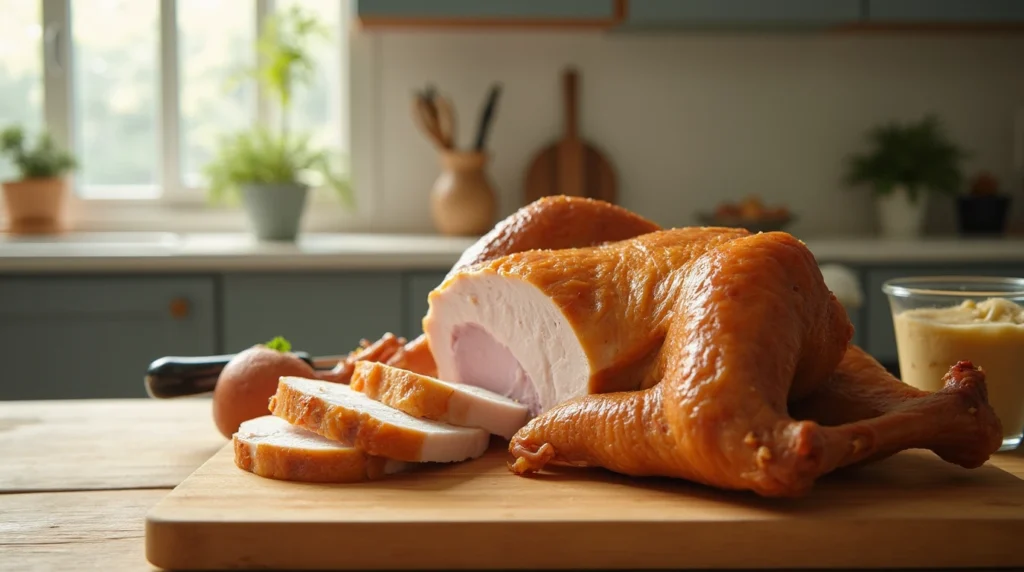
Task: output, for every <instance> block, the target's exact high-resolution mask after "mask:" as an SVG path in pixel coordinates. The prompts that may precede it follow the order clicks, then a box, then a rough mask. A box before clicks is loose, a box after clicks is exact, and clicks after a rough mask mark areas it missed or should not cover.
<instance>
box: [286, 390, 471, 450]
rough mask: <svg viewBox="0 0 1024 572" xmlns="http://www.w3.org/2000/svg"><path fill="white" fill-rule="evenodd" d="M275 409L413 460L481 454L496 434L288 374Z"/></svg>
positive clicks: (329, 434)
mask: <svg viewBox="0 0 1024 572" xmlns="http://www.w3.org/2000/svg"><path fill="white" fill-rule="evenodd" d="M270 412H271V413H273V414H274V415H276V416H278V417H280V418H282V419H284V420H286V421H288V422H289V423H292V424H294V425H298V426H299V427H302V428H304V429H308V430H309V431H312V432H314V433H316V434H318V435H321V436H323V437H326V438H328V439H333V440H335V441H338V442H340V443H342V444H344V445H349V446H352V447H356V448H358V449H361V450H363V451H365V452H366V453H368V454H370V455H376V456H380V457H387V458H389V459H396V460H399V461H409V462H438V463H448V462H454V461H464V460H466V459H472V458H475V457H479V456H480V455H482V454H483V453H484V451H486V450H487V446H488V445H489V443H490V434H488V433H487V431H484V430H482V429H476V428H471V427H456V426H454V425H449V424H447V423H441V422H438V421H431V420H428V419H420V418H417V417H413V416H411V415H409V414H407V413H403V412H401V411H399V410H397V409H395V408H393V407H390V406H388V405H385V404H383V403H381V402H379V401H375V400H373V399H371V398H370V397H368V396H366V395H364V394H362V393H360V392H358V391H356V390H354V389H352V388H351V387H349V386H348V385H345V384H341V383H333V382H329V381H320V380H314V379H305V378H300V377H282V378H281V380H280V381H279V382H278V385H277V393H276V394H274V396H273V397H271V398H270Z"/></svg>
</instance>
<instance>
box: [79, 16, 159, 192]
mask: <svg viewBox="0 0 1024 572" xmlns="http://www.w3.org/2000/svg"><path fill="white" fill-rule="evenodd" d="M71 9H72V13H71V18H72V30H73V36H74V60H75V69H74V76H75V82H74V94H75V101H74V105H75V114H74V116H75V120H74V121H75V139H76V140H77V143H78V145H77V149H78V153H79V158H80V160H81V163H82V168H81V170H80V172H79V174H78V176H79V181H80V183H81V184H80V185H79V188H80V192H81V194H82V195H84V196H87V197H90V198H99V197H103V198H107V197H109V198H150V197H153V196H156V195H157V194H159V191H158V187H157V183H158V173H159V168H158V167H159V164H158V154H159V147H158V145H157V137H158V120H157V118H158V117H159V108H158V106H159V97H158V95H159V89H160V76H159V71H158V62H159V49H160V42H159V25H158V23H159V17H160V3H159V2H158V1H157V0H75V1H74V2H71Z"/></svg>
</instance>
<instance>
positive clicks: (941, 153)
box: [846, 115, 966, 238]
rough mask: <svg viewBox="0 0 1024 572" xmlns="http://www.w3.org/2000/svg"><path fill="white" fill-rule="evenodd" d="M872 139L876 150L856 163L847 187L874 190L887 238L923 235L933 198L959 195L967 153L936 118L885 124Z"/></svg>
mask: <svg viewBox="0 0 1024 572" xmlns="http://www.w3.org/2000/svg"><path fill="white" fill-rule="evenodd" d="M868 139H869V141H870V142H871V146H872V149H871V150H870V151H869V152H868V153H866V154H863V155H856V156H854V157H853V158H852V159H851V161H850V164H849V170H848V172H847V175H846V181H847V183H849V184H851V185H861V184H864V185H870V187H871V189H872V194H873V195H874V197H875V205H876V208H877V213H878V219H879V223H880V227H881V231H882V235H883V236H887V237H895V238H908V237H914V236H919V235H920V234H921V233H922V230H923V228H924V219H925V212H926V208H927V205H928V199H929V197H930V196H931V195H933V194H946V195H952V194H955V193H957V192H958V190H959V188H960V185H961V183H962V180H963V175H962V172H961V167H960V162H961V161H962V160H963V159H964V158H965V157H966V153H965V152H964V151H963V150H961V149H960V148H959V147H958V146H957V145H956V144H954V143H953V142H952V141H950V140H949V138H948V137H947V135H946V133H945V131H944V130H943V126H942V123H941V122H940V121H939V119H938V117H936V116H934V115H927V116H925V117H924V118H923V119H921V120H920V121H912V122H908V123H905V124H901V123H898V122H892V123H888V124H884V125H881V126H879V127H876V128H874V129H872V130H871V131H870V132H869V134H868Z"/></svg>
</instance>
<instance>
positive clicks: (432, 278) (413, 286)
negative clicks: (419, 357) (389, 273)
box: [403, 272, 448, 339]
mask: <svg viewBox="0 0 1024 572" xmlns="http://www.w3.org/2000/svg"><path fill="white" fill-rule="evenodd" d="M447 274H448V273H447V272H417V273H415V274H409V275H407V276H406V278H405V300H406V304H405V307H406V316H405V331H404V332H403V335H405V336H406V337H408V338H409V339H413V338H415V337H417V336H419V335H420V334H422V333H423V317H424V316H426V315H427V310H428V309H429V308H430V305H429V304H428V303H427V296H428V295H429V294H430V291H431V290H433V289H434V288H436V287H437V286H438V285H439V284H440V283H441V281H442V280H444V277H445V276H446V275H447Z"/></svg>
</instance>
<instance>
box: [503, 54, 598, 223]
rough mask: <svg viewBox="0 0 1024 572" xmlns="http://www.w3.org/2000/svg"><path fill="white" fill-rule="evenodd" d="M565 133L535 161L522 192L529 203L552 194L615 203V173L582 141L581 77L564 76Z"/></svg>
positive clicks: (572, 72) (591, 147)
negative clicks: (578, 103) (579, 95)
mask: <svg viewBox="0 0 1024 572" xmlns="http://www.w3.org/2000/svg"><path fill="white" fill-rule="evenodd" d="M562 81H563V87H562V90H563V96H564V100H565V102H564V105H565V133H564V134H563V135H562V138H561V139H560V140H558V141H556V142H555V143H552V144H551V145H549V146H547V147H545V148H544V149H543V150H541V151H540V152H539V153H538V154H537V155H536V156H535V157H534V159H533V161H532V162H531V164H530V167H529V170H528V171H527V174H526V178H525V185H524V189H523V191H524V192H523V194H524V199H525V201H526V203H531V202H533V201H535V200H537V199H539V198H541V197H545V196H549V195H558V194H562V195H570V196H585V197H591V198H595V199H601V200H604V201H608V202H610V203H614V202H615V200H616V196H615V195H616V191H615V187H616V180H615V178H616V177H615V170H614V169H613V168H612V165H611V163H610V162H609V161H608V159H607V158H606V157H605V156H604V155H603V154H602V153H601V152H600V151H599V150H598V149H597V148H596V147H594V146H593V145H592V144H590V143H589V142H587V141H585V140H583V139H581V138H580V135H579V128H578V121H577V83H578V74H577V72H576V71H575V70H573V69H569V70H567V71H566V72H565V74H564V76H563V79H562Z"/></svg>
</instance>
